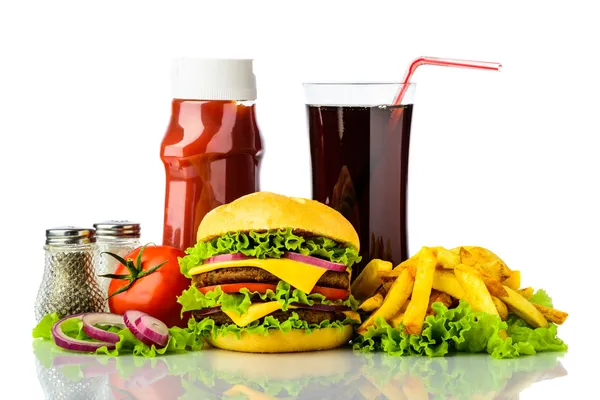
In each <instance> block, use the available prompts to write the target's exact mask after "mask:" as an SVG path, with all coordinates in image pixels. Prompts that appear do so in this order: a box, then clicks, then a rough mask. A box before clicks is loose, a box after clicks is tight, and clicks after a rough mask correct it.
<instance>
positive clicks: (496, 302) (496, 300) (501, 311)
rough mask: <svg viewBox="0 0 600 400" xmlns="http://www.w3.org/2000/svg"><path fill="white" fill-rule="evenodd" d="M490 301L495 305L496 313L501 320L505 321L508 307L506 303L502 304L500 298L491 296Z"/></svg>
mask: <svg viewBox="0 0 600 400" xmlns="http://www.w3.org/2000/svg"><path fill="white" fill-rule="evenodd" d="M492 301H493V302H494V305H495V306H496V311H498V315H500V319H501V320H502V321H506V320H507V319H508V308H507V307H506V304H504V303H503V302H502V300H500V299H499V298H497V297H495V296H492Z"/></svg>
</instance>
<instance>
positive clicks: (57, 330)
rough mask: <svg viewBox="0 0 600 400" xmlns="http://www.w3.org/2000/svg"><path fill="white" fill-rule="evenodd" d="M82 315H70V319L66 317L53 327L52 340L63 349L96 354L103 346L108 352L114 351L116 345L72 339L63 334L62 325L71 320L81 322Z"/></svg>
mask: <svg viewBox="0 0 600 400" xmlns="http://www.w3.org/2000/svg"><path fill="white" fill-rule="evenodd" d="M81 315H82V314H77V315H70V316H68V317H64V318H63V319H61V320H59V321H57V322H56V323H55V324H54V325H53V326H52V338H53V339H54V343H55V344H56V345H57V346H58V347H62V348H63V349H66V350H73V351H83V352H95V351H96V350H97V349H99V348H100V347H102V346H106V347H107V348H108V350H112V349H114V348H115V344H114V343H110V342H90V341H87V340H80V339H73V338H71V337H68V336H67V335H66V334H65V333H64V332H63V330H62V328H61V325H62V323H63V322H65V321H67V320H69V319H73V318H77V319H79V320H81V318H80V317H81Z"/></svg>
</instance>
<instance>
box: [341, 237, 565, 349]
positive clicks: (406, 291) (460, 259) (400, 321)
mask: <svg viewBox="0 0 600 400" xmlns="http://www.w3.org/2000/svg"><path fill="white" fill-rule="evenodd" d="M520 285H521V272H520V271H519V270H511V269H509V268H508V266H507V265H506V264H505V263H504V261H502V259H500V258H499V257H498V256H497V255H496V254H494V253H493V252H491V251H489V250H487V249H485V248H483V247H476V246H462V247H456V248H454V249H452V250H447V249H445V248H443V247H423V248H421V250H420V251H419V252H418V253H416V254H415V255H413V256H412V257H410V258H408V259H407V260H405V261H403V262H402V263H400V264H398V265H397V266H396V267H394V268H392V264H391V263H390V262H387V261H382V260H372V261H371V262H370V263H369V264H367V267H365V269H364V270H363V272H362V273H361V274H360V275H359V277H357V279H356V281H355V282H354V283H353V284H352V294H353V295H354V296H355V297H356V298H357V299H359V300H360V301H362V303H361V304H360V306H359V309H360V310H362V311H364V312H367V313H369V312H370V313H371V314H370V315H369V316H368V317H367V318H366V319H365V321H364V322H363V323H362V325H360V327H359V328H358V330H357V331H358V333H359V334H364V333H366V332H367V330H368V329H369V327H370V326H373V325H374V324H375V322H376V320H377V319H378V318H379V317H381V318H383V319H384V320H385V321H386V322H387V323H388V324H390V325H391V326H392V327H394V328H396V329H404V331H405V332H406V333H409V334H417V335H418V334H421V332H422V330H423V323H424V321H425V318H426V317H427V316H428V315H433V314H434V313H435V310H434V309H433V307H432V306H433V304H435V303H442V304H444V306H446V307H447V308H453V307H456V305H457V304H458V302H459V301H460V300H466V301H467V302H468V303H469V304H470V306H471V307H472V308H473V310H474V311H478V312H485V313H488V314H491V315H497V316H498V317H499V318H500V319H501V320H503V321H506V320H508V318H509V315H510V313H514V314H516V315H517V316H519V317H520V318H522V319H524V320H525V321H526V322H527V323H528V324H529V325H531V326H532V327H534V328H540V327H547V326H548V323H555V324H557V325H560V324H563V323H564V322H565V320H566V319H567V317H568V314H567V313H566V312H563V311H559V310H556V309H553V308H548V307H544V306H540V305H538V304H533V303H531V302H530V301H529V299H530V298H531V297H532V296H533V293H534V290H533V288H531V287H525V288H521V287H520ZM500 336H501V337H502V338H507V337H508V334H507V332H506V331H504V330H503V331H501V332H500Z"/></svg>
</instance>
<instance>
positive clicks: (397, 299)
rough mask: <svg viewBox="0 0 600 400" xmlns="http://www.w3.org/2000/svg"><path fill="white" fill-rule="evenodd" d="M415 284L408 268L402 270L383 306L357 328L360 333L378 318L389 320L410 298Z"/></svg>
mask: <svg viewBox="0 0 600 400" xmlns="http://www.w3.org/2000/svg"><path fill="white" fill-rule="evenodd" d="M413 285H414V278H413V276H412V274H411V273H410V271H409V270H408V269H404V270H402V272H401V273H400V275H399V276H398V279H396V280H395V281H394V283H393V284H392V285H391V287H390V290H389V291H388V293H387V295H386V296H385V299H384V300H383V303H382V304H381V307H379V308H378V309H377V310H376V311H375V312H373V313H372V314H371V315H369V318H367V319H366V320H365V322H363V324H362V325H361V326H360V327H359V328H358V329H357V332H358V333H359V334H363V333H365V332H366V331H367V330H368V329H369V326H371V325H374V324H375V322H376V320H377V318H379V317H382V318H383V319H384V320H386V321H389V320H390V318H392V317H393V316H394V315H396V314H397V313H398V311H400V308H401V307H402V305H404V303H406V301H407V300H408V298H409V296H410V294H411V292H412V290H413Z"/></svg>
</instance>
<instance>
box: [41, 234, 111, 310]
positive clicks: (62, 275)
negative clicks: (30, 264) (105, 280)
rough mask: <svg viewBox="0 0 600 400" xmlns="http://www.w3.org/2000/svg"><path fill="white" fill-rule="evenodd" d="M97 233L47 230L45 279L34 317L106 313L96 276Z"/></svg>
mask: <svg viewBox="0 0 600 400" xmlns="http://www.w3.org/2000/svg"><path fill="white" fill-rule="evenodd" d="M95 241H96V238H95V233H94V229H88V228H79V227H72V226H68V227H60V228H53V229H48V230H46V244H45V246H44V251H45V267H44V277H43V279H42V283H41V284H40V287H39V290H38V294H37V299H36V303H35V317H36V319H37V321H38V322H39V321H40V320H41V319H42V318H43V317H44V315H46V314H51V313H54V312H56V313H57V314H58V316H59V317H60V318H62V317H65V316H67V315H73V314H79V313H85V312H102V311H105V303H106V301H105V298H104V296H103V295H102V290H101V289H100V286H99V284H98V280H97V278H96V275H95V274H94V262H93V260H94V250H93V248H94V242H95Z"/></svg>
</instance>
